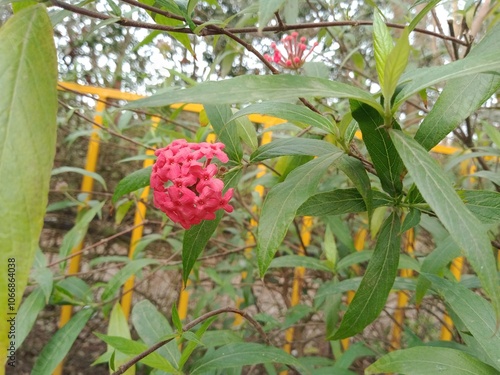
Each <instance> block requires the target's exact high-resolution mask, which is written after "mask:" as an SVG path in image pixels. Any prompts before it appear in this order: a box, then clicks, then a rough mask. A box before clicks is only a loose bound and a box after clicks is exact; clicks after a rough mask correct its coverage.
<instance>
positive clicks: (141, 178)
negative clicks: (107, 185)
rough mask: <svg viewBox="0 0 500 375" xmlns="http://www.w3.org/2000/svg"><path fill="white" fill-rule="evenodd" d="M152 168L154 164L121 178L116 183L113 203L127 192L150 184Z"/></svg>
mask: <svg viewBox="0 0 500 375" xmlns="http://www.w3.org/2000/svg"><path fill="white" fill-rule="evenodd" d="M152 169H153V167H152V166H150V167H146V168H143V169H139V170H138V171H135V172H132V173H131V174H129V175H128V176H127V177H125V178H123V179H122V180H120V182H119V183H118V185H116V188H115V192H114V193H113V203H116V201H118V199H119V198H121V197H122V196H124V195H125V194H128V193H131V192H133V191H136V190H139V189H141V188H143V187H146V186H149V180H150V178H151V171H152Z"/></svg>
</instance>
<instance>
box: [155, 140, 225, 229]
mask: <svg viewBox="0 0 500 375" xmlns="http://www.w3.org/2000/svg"><path fill="white" fill-rule="evenodd" d="M223 149H224V144H222V143H213V144H212V143H206V142H202V143H188V142H187V141H186V140H185V139H178V140H175V141H174V142H172V143H171V144H170V145H168V146H167V147H165V148H162V149H159V150H156V152H155V155H156V156H157V157H158V158H157V159H156V162H155V164H154V165H153V172H152V173H151V188H152V189H153V192H154V193H153V195H154V204H155V206H156V207H157V208H159V209H160V210H162V211H163V212H165V213H166V214H167V216H168V217H169V218H170V219H172V221H174V222H176V223H179V224H181V225H182V226H183V227H184V228H185V229H189V228H190V227H191V226H192V225H196V224H199V223H200V222H201V221H202V220H213V219H215V212H216V211H217V210H218V209H221V208H222V209H224V210H225V211H227V212H232V211H233V207H232V206H231V205H230V204H229V200H230V199H231V198H232V196H233V189H228V190H227V192H226V193H225V194H224V195H223V194H222V190H223V188H224V182H222V180H220V179H218V178H217V177H215V176H216V174H217V171H218V169H217V165H215V164H213V163H211V161H212V159H213V158H214V157H216V158H218V159H219V160H220V161H221V162H223V163H227V162H228V160H229V159H228V157H227V155H226V153H225V152H224V151H222V150H223ZM203 158H205V159H204V161H203V163H202V162H201V161H200V159H203Z"/></svg>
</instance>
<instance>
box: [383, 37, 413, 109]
mask: <svg viewBox="0 0 500 375" xmlns="http://www.w3.org/2000/svg"><path fill="white" fill-rule="evenodd" d="M408 34H409V30H408V28H405V29H404V30H403V32H402V33H401V36H400V37H399V39H398V41H397V42H396V45H395V46H394V48H393V49H392V51H391V53H389V55H387V59H386V62H385V68H384V84H383V85H382V93H383V95H384V98H385V100H386V101H387V102H388V103H390V101H391V98H392V95H393V94H394V92H395V91H396V86H397V85H398V80H399V77H401V74H403V72H404V70H405V69H406V65H408V57H409V56H410V42H409V40H408Z"/></svg>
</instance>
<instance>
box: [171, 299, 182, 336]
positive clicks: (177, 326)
mask: <svg viewBox="0 0 500 375" xmlns="http://www.w3.org/2000/svg"><path fill="white" fill-rule="evenodd" d="M172 323H173V324H174V326H175V329H176V330H177V332H178V333H182V331H183V329H182V322H181V318H180V317H179V311H177V306H176V305H175V303H174V304H173V305H172Z"/></svg>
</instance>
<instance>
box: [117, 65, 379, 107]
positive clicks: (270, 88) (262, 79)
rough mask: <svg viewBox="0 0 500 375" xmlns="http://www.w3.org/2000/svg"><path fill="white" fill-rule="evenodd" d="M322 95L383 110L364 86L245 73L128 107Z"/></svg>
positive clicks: (240, 101) (155, 96) (225, 102)
mask: <svg viewBox="0 0 500 375" xmlns="http://www.w3.org/2000/svg"><path fill="white" fill-rule="evenodd" d="M299 96H305V97H310V96H320V97H337V98H350V99H356V100H358V101H360V102H363V103H367V104H369V105H371V106H372V107H374V108H376V109H377V110H379V111H380V112H383V110H382V107H381V106H380V104H378V102H377V101H376V100H375V99H374V98H373V96H372V95H370V94H369V93H368V92H366V91H365V90H362V89H359V88H356V87H353V86H349V85H347V84H345V83H341V82H337V81H330V80H328V79H321V78H313V77H302V76H293V75H287V74H280V75H260V76H256V75H244V76H239V77H236V78H232V79H227V80H223V81H209V82H204V83H200V84H199V85H196V86H195V87H193V88H189V89H182V90H174V91H169V92H168V93H159V94H156V95H153V96H150V97H148V98H145V99H140V100H136V101H133V102H130V103H129V104H127V105H126V106H125V107H126V108H140V107H163V106H166V105H170V104H174V103H204V104H214V105H221V104H233V103H249V102H253V101H257V100H276V98H280V99H283V100H286V99H296V98H297V97H299Z"/></svg>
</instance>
